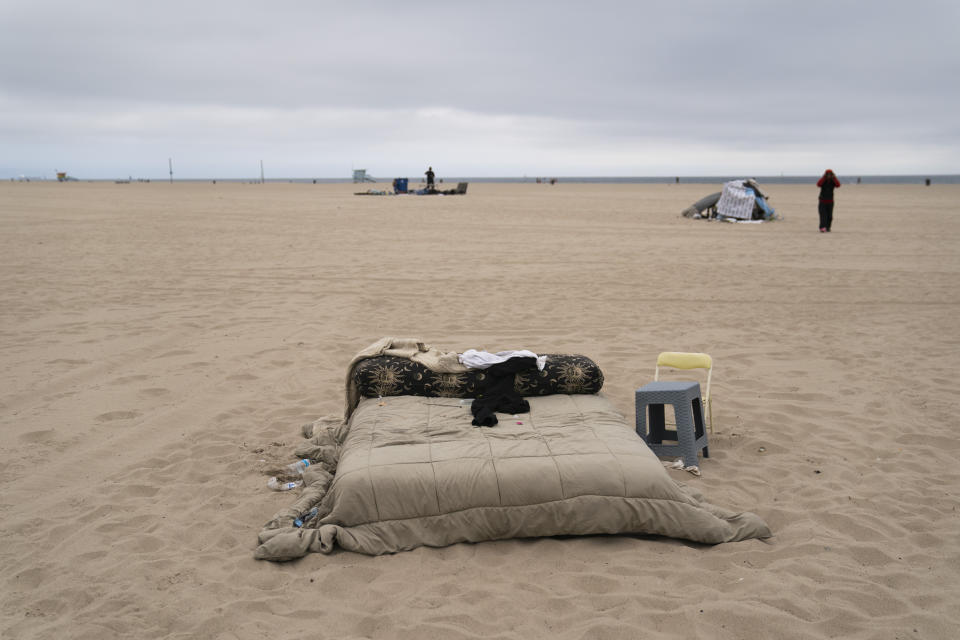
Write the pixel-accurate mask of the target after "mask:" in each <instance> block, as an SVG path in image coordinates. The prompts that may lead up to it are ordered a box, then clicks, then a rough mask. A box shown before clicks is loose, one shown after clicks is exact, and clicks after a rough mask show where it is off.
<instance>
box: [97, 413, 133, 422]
mask: <svg viewBox="0 0 960 640" xmlns="http://www.w3.org/2000/svg"><path fill="white" fill-rule="evenodd" d="M138 415H140V414H139V413H137V412H136V411H108V412H107V413H101V414H100V415H98V416H96V417H94V420H96V421H97V422H114V421H115V420H132V419H133V418H136V417H137V416H138Z"/></svg>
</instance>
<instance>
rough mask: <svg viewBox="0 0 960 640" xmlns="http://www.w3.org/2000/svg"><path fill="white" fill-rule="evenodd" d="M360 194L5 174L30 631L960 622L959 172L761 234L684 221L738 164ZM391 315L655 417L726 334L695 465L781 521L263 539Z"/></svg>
mask: <svg viewBox="0 0 960 640" xmlns="http://www.w3.org/2000/svg"><path fill="white" fill-rule="evenodd" d="M843 179H844V177H843V176H841V180H843ZM358 186H359V185H352V184H339V185H312V184H265V185H254V184H237V183H223V182H219V183H217V184H212V183H209V182H207V183H192V184H190V183H177V184H172V185H171V184H167V183H165V182H153V183H133V184H114V183H109V182H104V183H63V184H58V183H51V182H47V183H13V182H5V183H0V224H2V228H3V233H2V234H0V254H2V256H3V258H2V259H0V264H2V267H0V318H2V320H0V334H2V337H3V340H2V346H0V349H2V351H0V353H2V356H0V420H2V422H0V536H2V540H3V541H4V544H3V545H2V548H0V638H3V639H4V640H6V639H8V638H9V639H20V638H52V637H58V638H77V639H91V640H93V639H97V640H100V639H103V638H129V637H137V638H237V639H244V640H245V639H251V640H253V639H256V640H260V639H263V638H271V639H273V638H277V639H279V638H338V639H348V638H384V639H388V638H389V639H393V638H410V639H417V640H420V639H423V638H480V637H483V638H517V639H521V638H563V639H579V638H589V639H594V638H624V639H626V638H631V639H632V638H639V637H645V638H677V639H681V638H684V639H685V638H693V637H696V638H758V639H759V638H779V639H787V638H815V639H819V638H824V639H825V638H857V639H873V638H877V639H880V638H883V639H890V640H892V639H894V638H900V639H906V638H917V639H944V640H946V639H949V638H954V637H956V636H957V629H960V534H958V532H960V512H958V505H960V472H958V470H957V469H956V468H955V464H956V459H957V458H958V456H960V435H958V433H960V432H958V428H960V420H958V418H957V406H958V404H960V385H958V383H957V381H958V379H960V364H958V362H960V321H958V318H960V207H958V205H957V202H958V201H960V186H958V185H937V184H934V185H932V186H929V187H925V186H922V185H856V184H845V185H844V187H843V188H841V189H840V190H839V191H838V192H837V205H836V212H835V219H834V226H833V232H832V233H830V234H820V233H818V232H817V210H816V208H817V189H816V187H814V186H813V185H812V184H811V185H803V186H800V185H764V186H765V187H766V189H765V191H766V192H767V193H768V194H769V195H770V197H771V200H770V204H771V205H773V206H774V207H776V209H777V212H778V213H780V214H782V215H783V216H784V219H783V220H782V221H778V222H775V223H768V224H758V225H736V224H724V223H712V222H705V221H696V220H689V219H684V218H682V217H680V212H681V210H683V209H684V208H685V207H687V206H688V205H690V204H691V203H692V202H694V201H695V200H697V199H699V198H701V197H702V196H704V195H707V194H708V193H711V192H713V191H719V189H720V185H719V184H716V185H703V184H699V185H698V184H679V185H677V184H662V185H602V184H564V183H563V182H562V181H561V182H560V183H559V184H557V185H553V186H551V185H546V184H542V185H538V184H483V183H477V184H471V185H470V187H469V192H468V194H467V195H465V196H452V197H414V196H408V197H356V196H354V195H352V194H353V192H354V191H358V190H359V189H358ZM377 186H378V187H380V188H387V185H377ZM450 186H452V185H450ZM364 188H366V187H364ZM383 336H404V337H417V338H422V339H423V340H425V341H426V342H428V343H430V344H432V345H435V346H437V347H440V348H443V349H449V350H464V349H468V348H478V349H480V348H485V349H489V350H500V349H511V348H527V349H531V350H534V351H539V352H552V353H580V354H584V355H586V356H589V357H590V358H592V359H593V360H595V361H596V362H597V363H598V364H599V365H600V367H601V368H602V370H603V372H604V374H605V377H606V384H605V386H604V390H603V393H604V394H605V395H606V396H607V397H608V398H610V400H611V401H612V402H613V403H614V405H615V406H616V407H617V409H618V410H619V411H621V412H622V413H623V414H625V415H626V416H628V419H630V420H632V416H633V392H634V390H635V389H636V388H637V387H640V386H642V385H643V384H645V383H647V382H650V381H651V380H652V379H653V368H654V362H655V360H656V356H657V354H658V353H659V352H660V351H665V350H677V351H705V352H707V353H709V354H711V355H712V356H713V358H714V361H715V371H714V376H713V391H714V417H715V423H716V431H715V433H713V434H711V435H710V453H711V457H710V458H709V459H707V460H703V461H702V467H701V469H702V472H703V475H702V477H700V478H696V477H693V476H691V475H690V474H687V473H684V472H682V471H673V470H671V471H670V473H671V474H672V475H673V477H675V478H676V479H677V480H678V481H681V482H685V483H687V484H690V485H692V486H694V487H696V488H697V489H698V490H700V491H702V492H703V494H704V495H705V496H706V497H707V498H708V499H709V500H710V501H711V502H713V503H715V504H717V505H722V506H725V507H729V508H732V509H737V510H745V511H752V512H754V513H757V514H759V515H760V516H761V517H763V518H764V519H765V520H766V521H767V522H768V523H769V525H770V527H771V529H772V530H773V532H774V537H773V538H771V539H769V540H765V541H760V540H750V541H745V542H736V543H728V544H721V545H717V546H713V547H709V546H703V545H696V544H692V543H687V542H682V541H677V540H670V539H662V538H650V537H631V536H610V537H585V538H572V537H571V538H562V539H554V538H548V539H525V540H507V541H498V542H487V543H481V544H458V545H454V546H451V547H446V548H442V549H434V548H419V549H416V550H414V551H410V552H405V553H399V554H396V555H390V556H381V557H367V556H363V555H359V554H354V553H348V552H342V551H340V552H336V553H334V554H332V555H328V556H327V555H320V554H311V555H309V556H307V557H306V558H303V559H302V560H299V561H296V562H293V563H288V564H273V563H268V562H262V561H257V560H254V558H253V550H254V548H255V547H256V544H257V533H258V532H259V530H260V528H261V526H262V525H263V524H264V523H265V522H266V521H267V520H269V519H270V518H271V517H272V515H273V514H274V513H275V512H276V511H278V510H279V509H281V508H283V507H285V506H287V505H288V504H290V503H291V502H292V501H293V500H294V497H295V496H294V495H293V494H291V493H277V492H272V491H270V490H268V489H267V487H266V480H267V475H266V470H267V469H269V468H270V466H271V465H273V464H275V463H277V462H278V461H282V462H287V461H290V460H292V451H293V448H294V446H295V445H296V444H297V443H298V442H299V441H300V426H301V425H302V424H303V423H306V422H309V421H311V420H314V419H315V418H317V417H319V416H322V415H326V414H333V413H337V412H338V411H340V410H341V409H342V406H343V375H344V368H345V366H346V365H347V363H348V361H349V360H350V358H351V357H352V356H353V355H354V353H356V352H357V351H358V350H360V349H361V348H363V347H365V346H366V345H368V344H369V343H371V342H372V341H374V340H376V339H378V338H381V337H383Z"/></svg>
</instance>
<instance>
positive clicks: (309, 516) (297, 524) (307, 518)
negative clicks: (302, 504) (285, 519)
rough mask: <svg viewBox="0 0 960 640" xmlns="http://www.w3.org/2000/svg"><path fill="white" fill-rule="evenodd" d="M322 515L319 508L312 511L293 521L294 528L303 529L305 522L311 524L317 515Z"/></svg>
mask: <svg viewBox="0 0 960 640" xmlns="http://www.w3.org/2000/svg"><path fill="white" fill-rule="evenodd" d="M318 513H320V510H319V509H318V508H317V507H314V508H313V509H310V511H307V512H306V513H305V514H303V515H302V516H300V517H299V518H297V519H296V520H294V521H293V526H295V527H302V526H303V524H304V523H305V522H309V521H310V520H313V519H314V518H316V517H317V514H318Z"/></svg>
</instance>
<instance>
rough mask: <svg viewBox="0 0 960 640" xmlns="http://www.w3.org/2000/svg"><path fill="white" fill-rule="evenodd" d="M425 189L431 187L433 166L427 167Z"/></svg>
mask: <svg viewBox="0 0 960 640" xmlns="http://www.w3.org/2000/svg"><path fill="white" fill-rule="evenodd" d="M427 189H433V167H427Z"/></svg>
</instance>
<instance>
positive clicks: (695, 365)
mask: <svg viewBox="0 0 960 640" xmlns="http://www.w3.org/2000/svg"><path fill="white" fill-rule="evenodd" d="M660 367H666V368H670V369H683V370H689V369H706V371H707V384H706V389H705V390H704V393H703V397H702V398H701V399H702V401H703V409H705V410H704V412H703V413H704V414H705V415H708V416H709V419H708V421H707V425H708V428H709V430H710V433H713V398H712V397H711V396H710V375H711V374H712V373H713V358H711V357H710V356H708V355H707V354H705V353H684V352H681V351H664V352H663V353H661V354H660V355H659V356H657V368H656V370H655V371H654V372H653V379H654V380H655V381H656V380H659V379H660Z"/></svg>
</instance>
